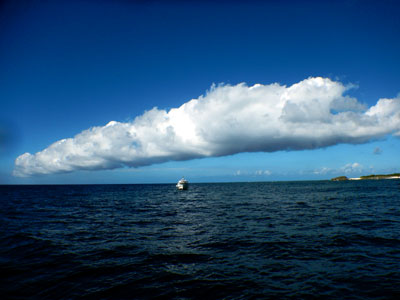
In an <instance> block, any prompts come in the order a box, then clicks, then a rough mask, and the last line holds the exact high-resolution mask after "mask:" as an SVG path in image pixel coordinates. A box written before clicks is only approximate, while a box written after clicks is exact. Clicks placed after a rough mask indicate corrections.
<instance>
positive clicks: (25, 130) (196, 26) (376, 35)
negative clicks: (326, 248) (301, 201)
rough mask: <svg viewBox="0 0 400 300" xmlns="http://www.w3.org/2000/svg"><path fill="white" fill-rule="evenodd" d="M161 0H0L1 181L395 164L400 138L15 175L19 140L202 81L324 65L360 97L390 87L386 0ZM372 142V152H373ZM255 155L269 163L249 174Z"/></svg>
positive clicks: (297, 75)
mask: <svg viewBox="0 0 400 300" xmlns="http://www.w3.org/2000/svg"><path fill="white" fill-rule="evenodd" d="M161 2H162V1H159V2H158V1H150V2H149V3H147V2H146V1H141V2H137V3H132V2H130V1H5V2H2V4H1V6H0V103H1V104H0V105H1V106H0V129H1V130H2V132H3V134H2V136H3V138H2V144H3V145H2V148H3V149H2V150H0V151H1V152H0V155H1V156H0V167H1V174H0V175H1V177H0V183H1V182H4V183H30V182H32V183H44V182H49V183H63V182H66V183H68V182H89V183H95V182H99V183H103V182H111V183H113V182H133V183H135V182H173V181H175V180H176V179H177V177H180V176H181V173H183V172H185V173H186V174H187V176H191V177H192V178H193V180H194V181H220V180H222V181H231V180H274V179H280V180H282V179H318V178H329V176H330V174H323V175H320V174H318V175H316V173H315V172H314V171H313V170H317V169H322V168H324V167H326V168H331V169H335V168H336V169H339V168H341V167H343V166H344V165H346V164H353V163H358V164H360V165H362V166H364V168H365V169H364V170H365V171H367V168H369V169H368V171H369V170H371V171H377V172H379V171H382V172H386V171H396V170H397V171H400V162H399V159H398V157H397V156H396V153H399V150H400V143H399V141H398V139H396V138H389V139H388V140H385V141H375V142H374V143H372V144H367V145H358V146H354V145H339V146H335V147H333V148H331V149H326V150H324V149H322V150H315V151H301V152H293V153H292V152H278V153H253V154H239V155H235V156H231V157H225V158H210V159H201V160H194V161H188V162H179V163H173V162H171V163H166V164H160V165H154V166H151V167H145V168H142V169H121V170H114V171H98V172H77V173H75V174H62V175H48V176H41V177H37V178H30V179H18V178H14V177H13V176H12V175H11V172H12V169H13V164H14V160H15V158H16V157H17V156H18V155H20V154H22V153H24V152H30V153H35V152H37V151H41V150H43V149H44V148H46V147H47V146H49V145H50V144H51V143H53V142H55V141H57V140H59V139H62V138H67V137H73V136H74V135H76V134H78V133H79V132H81V131H82V130H84V129H87V128H90V127H92V126H103V125H105V124H107V123H108V122H109V121H111V120H116V121H128V120H132V119H134V118H135V117H136V116H138V115H141V114H142V113H143V112H144V111H145V110H149V109H151V108H152V107H154V106H157V107H159V108H163V109H169V108H172V107H178V106H180V105H181V104H183V103H184V102H186V101H188V100H190V99H192V98H197V97H198V96H200V95H201V94H204V93H205V91H206V90H207V89H209V87H210V86H211V84H212V83H221V82H224V83H230V84H237V83H240V82H246V83H248V84H250V85H251V84H255V83H263V84H269V83H273V82H279V83H281V84H285V85H291V84H293V83H296V82H299V81H301V80H303V79H306V78H308V77H310V76H322V77H330V78H332V79H334V80H339V81H341V82H343V83H353V84H356V85H358V88H357V89H354V90H352V91H351V92H350V93H351V95H352V96H355V97H357V98H358V100H359V101H360V102H363V103H366V104H367V105H368V106H371V105H374V104H375V103H376V101H377V100H378V99H379V98H384V97H388V98H394V97H396V95H397V94H398V93H399V92H400V18H399V15H400V14H399V13H400V5H399V4H398V2H397V1H265V2H261V1H243V2H241V1H234V2H230V1H217V2H215V3H214V2H213V1H197V2H196V1H188V3H181V2H180V1H171V2H168V1H165V2H164V1H163V2H162V3H161ZM376 148H379V149H380V150H381V152H382V153H381V154H379V155H376V154H375V155H372V154H371V153H372V152H373V151H374V149H376ZM371 166H373V168H371ZM258 169H262V170H264V169H265V170H271V171H272V173H273V174H275V176H274V177H272V178H271V176H264V177H262V178H261V177H256V176H254V172H256V171H257V170H258ZM238 171H240V172H238ZM232 174H235V175H232ZM246 174H247V175H246ZM324 176H325V177H324ZM178 179H179V178H178Z"/></svg>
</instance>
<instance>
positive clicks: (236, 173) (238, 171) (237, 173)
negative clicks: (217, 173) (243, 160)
mask: <svg viewBox="0 0 400 300" xmlns="http://www.w3.org/2000/svg"><path fill="white" fill-rule="evenodd" d="M240 174H242V172H241V171H240V170H237V171H236V172H235V173H233V175H234V176H240Z"/></svg>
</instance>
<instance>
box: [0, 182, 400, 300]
mask: <svg viewBox="0 0 400 300" xmlns="http://www.w3.org/2000/svg"><path fill="white" fill-rule="evenodd" d="M0 295H1V299H321V298H322V299H400V180H369V181H346V182H330V181H304V182H257V183H256V182H254V183H213V184H191V185H190V188H189V190H187V191H178V190H176V188H175V185H174V184H148V185H137V184H132V185H46V186H45V185H32V186H28V185H21V186H19V185H14V186H6V185H3V186H0Z"/></svg>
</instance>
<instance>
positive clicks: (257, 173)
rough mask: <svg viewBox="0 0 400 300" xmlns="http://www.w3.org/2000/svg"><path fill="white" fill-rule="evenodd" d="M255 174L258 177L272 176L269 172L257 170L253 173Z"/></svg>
mask: <svg viewBox="0 0 400 300" xmlns="http://www.w3.org/2000/svg"><path fill="white" fill-rule="evenodd" d="M255 174H256V175H258V176H262V175H267V176H269V175H271V174H272V172H271V171H270V170H257V171H255Z"/></svg>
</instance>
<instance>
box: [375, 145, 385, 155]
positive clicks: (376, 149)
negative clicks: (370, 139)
mask: <svg viewBox="0 0 400 300" xmlns="http://www.w3.org/2000/svg"><path fill="white" fill-rule="evenodd" d="M382 152H383V151H382V149H381V148H379V147H376V148H375V149H374V154H376V155H379V154H382Z"/></svg>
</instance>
